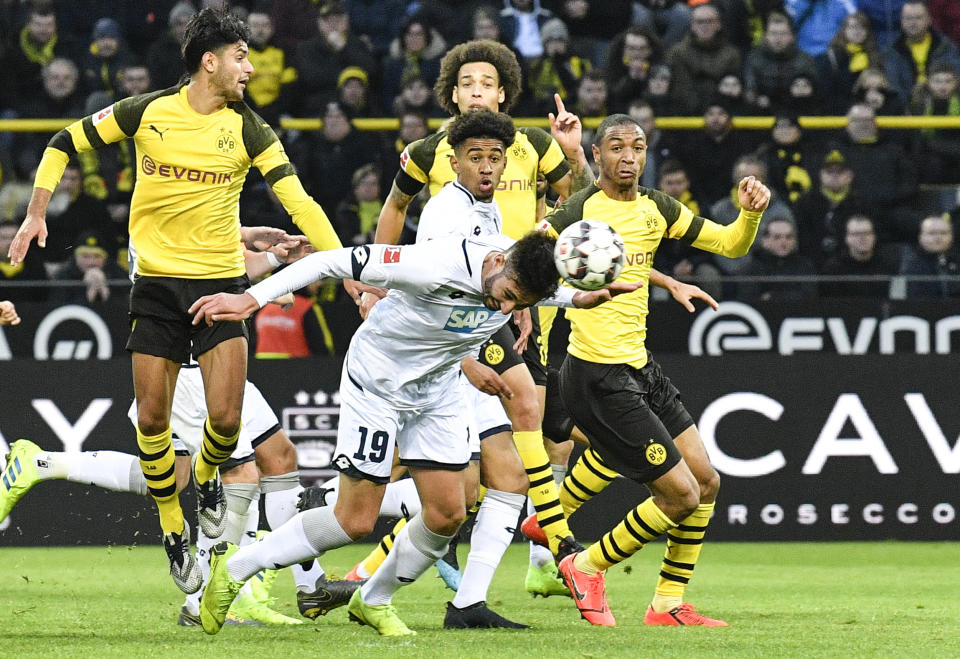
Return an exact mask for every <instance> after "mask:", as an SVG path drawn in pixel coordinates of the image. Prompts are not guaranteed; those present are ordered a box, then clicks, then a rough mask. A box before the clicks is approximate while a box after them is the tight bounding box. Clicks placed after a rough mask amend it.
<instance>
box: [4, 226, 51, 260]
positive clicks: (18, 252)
mask: <svg viewBox="0 0 960 659" xmlns="http://www.w3.org/2000/svg"><path fill="white" fill-rule="evenodd" d="M34 238H36V239H37V247H41V248H42V247H46V246H47V221H46V219H45V218H44V217H43V216H41V215H29V214H28V215H27V217H26V218H25V219H24V220H23V224H21V225H20V228H19V229H18V230H17V233H16V235H15V236H14V237H13V241H12V242H11V243H10V249H9V250H7V256H8V257H9V258H10V264H11V265H20V264H21V263H23V259H24V257H25V256H26V255H27V250H29V249H30V243H31V242H33V239H34Z"/></svg>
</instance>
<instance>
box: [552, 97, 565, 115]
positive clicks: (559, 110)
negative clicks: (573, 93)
mask: <svg viewBox="0 0 960 659" xmlns="http://www.w3.org/2000/svg"><path fill="white" fill-rule="evenodd" d="M553 100H554V101H556V102H557V114H560V113H562V112H566V111H567V108H566V107H564V105H563V99H562V98H560V94H556V93H555V94H554V95H553Z"/></svg>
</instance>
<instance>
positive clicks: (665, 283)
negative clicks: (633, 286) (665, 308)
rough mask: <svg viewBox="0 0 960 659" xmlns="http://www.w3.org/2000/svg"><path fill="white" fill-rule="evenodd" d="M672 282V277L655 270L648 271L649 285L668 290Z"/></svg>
mask: <svg viewBox="0 0 960 659" xmlns="http://www.w3.org/2000/svg"><path fill="white" fill-rule="evenodd" d="M673 281H674V279H673V277H671V276H669V275H665V274H663V273H662V272H660V271H659V270H657V269H656V268H651V269H650V284H651V285H652V286H656V287H657V288H666V289H667V290H669V289H670V284H671V283H672V282H673Z"/></svg>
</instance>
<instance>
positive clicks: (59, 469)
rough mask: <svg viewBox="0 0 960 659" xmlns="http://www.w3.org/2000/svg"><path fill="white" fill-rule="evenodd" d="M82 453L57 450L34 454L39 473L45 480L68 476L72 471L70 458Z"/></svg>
mask: <svg viewBox="0 0 960 659" xmlns="http://www.w3.org/2000/svg"><path fill="white" fill-rule="evenodd" d="M78 455H82V454H81V453H62V452H57V451H41V452H40V453H37V454H36V455H35V456H33V462H34V466H35V467H36V468H37V475H38V476H40V478H42V479H43V480H51V479H55V478H66V477H67V474H68V473H69V471H70V459H71V458H76V456H78Z"/></svg>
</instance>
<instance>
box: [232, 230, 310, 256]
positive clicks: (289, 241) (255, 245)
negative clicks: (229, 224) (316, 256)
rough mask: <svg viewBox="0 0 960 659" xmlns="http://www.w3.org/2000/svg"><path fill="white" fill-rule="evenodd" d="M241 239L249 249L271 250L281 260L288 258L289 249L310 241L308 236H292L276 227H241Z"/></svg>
mask: <svg viewBox="0 0 960 659" xmlns="http://www.w3.org/2000/svg"><path fill="white" fill-rule="evenodd" d="M240 239H241V240H242V241H243V244H244V245H246V247H247V249H252V250H255V251H260V252H265V251H267V250H270V251H272V252H273V253H274V254H275V255H276V256H277V257H278V258H280V260H283V259H285V258H286V256H287V252H288V251H289V250H291V249H294V248H295V247H297V246H298V245H301V244H303V243H309V242H310V241H309V240H308V239H307V237H306V236H291V235H290V234H289V233H287V232H286V231H284V230H283V229H278V228H276V227H240ZM271 248H272V249H271Z"/></svg>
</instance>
